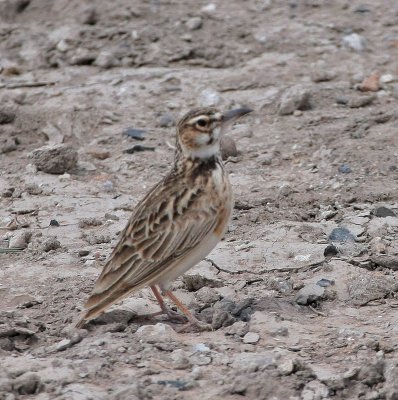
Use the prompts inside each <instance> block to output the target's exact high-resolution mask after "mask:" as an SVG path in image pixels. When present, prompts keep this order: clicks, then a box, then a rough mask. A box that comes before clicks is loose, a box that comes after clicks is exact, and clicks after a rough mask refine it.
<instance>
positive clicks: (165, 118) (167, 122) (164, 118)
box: [159, 113, 175, 128]
mask: <svg viewBox="0 0 398 400" xmlns="http://www.w3.org/2000/svg"><path fill="white" fill-rule="evenodd" d="M174 125H175V121H174V117H173V116H172V115H171V114H170V113H165V114H162V115H161V116H160V117H159V126H160V127H161V128H169V127H170V126H174Z"/></svg>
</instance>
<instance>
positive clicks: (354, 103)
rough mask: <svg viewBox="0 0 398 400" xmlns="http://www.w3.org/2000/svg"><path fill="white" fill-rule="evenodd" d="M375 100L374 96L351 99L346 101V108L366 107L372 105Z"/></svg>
mask: <svg viewBox="0 0 398 400" xmlns="http://www.w3.org/2000/svg"><path fill="white" fill-rule="evenodd" d="M376 98H377V97H376V96H375V95H369V96H355V97H351V98H350V99H349V100H348V107H350V108H360V107H365V106H368V105H369V104H371V103H373V101H374V100H375V99H376Z"/></svg>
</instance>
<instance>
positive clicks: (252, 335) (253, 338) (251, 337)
mask: <svg viewBox="0 0 398 400" xmlns="http://www.w3.org/2000/svg"><path fill="white" fill-rule="evenodd" d="M259 340H260V335H259V334H258V333H256V332H247V333H246V335H245V336H243V343H246V344H256V343H257V342H258V341H259Z"/></svg>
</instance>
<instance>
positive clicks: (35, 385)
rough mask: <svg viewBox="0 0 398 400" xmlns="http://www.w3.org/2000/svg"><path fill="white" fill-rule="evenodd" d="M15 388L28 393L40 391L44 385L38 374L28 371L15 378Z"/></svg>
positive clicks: (19, 391) (17, 390)
mask: <svg viewBox="0 0 398 400" xmlns="http://www.w3.org/2000/svg"><path fill="white" fill-rule="evenodd" d="M13 388H14V390H15V391H16V392H17V393H18V394H21V395H28V394H37V393H39V392H40V391H41V389H42V388H43V385H42V383H41V380H40V377H39V376H38V375H37V374H35V373H33V372H26V373H25V374H23V375H21V376H19V377H18V378H16V379H15V380H14V382H13Z"/></svg>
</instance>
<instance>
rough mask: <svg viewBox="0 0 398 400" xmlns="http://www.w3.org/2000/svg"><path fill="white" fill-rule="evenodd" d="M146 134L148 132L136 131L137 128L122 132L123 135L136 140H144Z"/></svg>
mask: <svg viewBox="0 0 398 400" xmlns="http://www.w3.org/2000/svg"><path fill="white" fill-rule="evenodd" d="M145 133H146V132H145V131H144V130H143V129H135V128H127V129H125V130H124V131H123V132H122V134H123V135H126V136H128V137H131V138H132V139H136V140H144V139H145V137H144V136H145Z"/></svg>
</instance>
